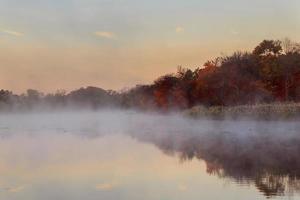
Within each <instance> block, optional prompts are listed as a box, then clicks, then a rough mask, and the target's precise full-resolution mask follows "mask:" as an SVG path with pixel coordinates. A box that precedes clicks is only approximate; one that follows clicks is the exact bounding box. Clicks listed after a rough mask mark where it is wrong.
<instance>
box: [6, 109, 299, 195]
mask: <svg viewBox="0 0 300 200" xmlns="http://www.w3.org/2000/svg"><path fill="white" fill-rule="evenodd" d="M16 122H18V123H16ZM299 130H300V124H299V123H297V122H256V121H213V120H201V121H192V120H187V119H184V118H182V117H179V116H175V115H172V116H163V115H156V114H139V113H125V112H118V113H112V112H106V113H105V112H102V113H80V114H74V113H61V114H44V115H40V114H34V115H31V116H27V115H17V116H15V115H11V116H0V177H1V179H0V199H9V200H39V199H43V200H52V199H56V200H77V199H78V200H81V199H87V200H96V199H107V200H109V199H113V200H115V199H125V200H127V199H128V200H140V199H144V200H159V199H172V200H181V199H189V200H196V199H228V200H229V199H230V200H231V199H265V198H272V199H273V198H276V197H279V196H281V198H282V199H289V197H290V196H293V197H294V199H297V198H298V199H299V197H300V195H299V192H300V159H299V155H300V154H299V153H300V133H299ZM232 182H234V183H238V184H231V183H232ZM228 183H229V184H228ZM224 185H225V186H224Z"/></svg>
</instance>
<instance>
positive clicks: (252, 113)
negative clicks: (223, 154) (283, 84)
mask: <svg viewBox="0 0 300 200" xmlns="http://www.w3.org/2000/svg"><path fill="white" fill-rule="evenodd" d="M184 114H185V115H187V116H189V117H192V118H212V119H227V118H228V119H247V118H253V119H264V120H290V119H300V103H273V104H258V105H241V106H232V107H230V106H228V107H226V106H212V107H204V106H195V107H193V108H191V109H188V110H186V111H185V112H184Z"/></svg>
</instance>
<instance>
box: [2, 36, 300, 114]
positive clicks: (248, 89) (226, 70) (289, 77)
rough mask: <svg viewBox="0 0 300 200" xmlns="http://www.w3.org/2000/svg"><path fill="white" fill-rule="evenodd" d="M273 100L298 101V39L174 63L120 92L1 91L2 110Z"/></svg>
mask: <svg viewBox="0 0 300 200" xmlns="http://www.w3.org/2000/svg"><path fill="white" fill-rule="evenodd" d="M273 101H281V102H284V101H300V44H299V43H296V42H292V41H291V40H289V39H284V40H283V41H279V40H264V41H262V42H261V43H260V44H259V45H258V46H257V47H255V48H254V50H253V51H252V52H240V51H237V52H235V53H233V54H232V55H230V56H223V57H218V58H216V59H214V60H210V61H207V62H206V63H205V64H204V65H203V66H202V67H199V68H197V69H195V70H190V69H187V68H183V67H178V70H177V72H176V73H174V74H167V75H164V76H161V77H159V78H158V79H156V80H155V81H154V82H153V83H152V84H150V85H138V86H136V87H134V88H131V89H129V90H127V91H123V92H116V91H111V90H109V91H106V90H103V89H101V88H97V87H87V88H80V89H78V90H75V91H72V92H70V93H66V92H65V91H58V92H56V93H54V94H47V95H44V94H42V93H40V92H39V91H36V90H32V89H29V90H28V91H27V93H26V94H23V95H14V94H13V93H12V92H10V91H7V90H1V91H0V109H1V110H3V109H21V110H22V109H23V110H26V109H34V108H36V107H48V108H63V107H77V108H92V109H99V108H102V107H109V106H110V107H112V106H113V107H116V106H118V107H121V108H138V109H160V110H169V109H185V108H190V107H192V106H195V105H198V104H201V105H205V106H218V105H219V106H234V105H241V104H256V103H269V102H273Z"/></svg>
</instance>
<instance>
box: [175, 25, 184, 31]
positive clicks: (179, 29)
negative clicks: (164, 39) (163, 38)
mask: <svg viewBox="0 0 300 200" xmlns="http://www.w3.org/2000/svg"><path fill="white" fill-rule="evenodd" d="M175 31H176V33H183V32H184V28H183V27H181V26H177V27H176V29H175Z"/></svg>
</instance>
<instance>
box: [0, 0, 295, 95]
mask: <svg viewBox="0 0 300 200" xmlns="http://www.w3.org/2000/svg"><path fill="white" fill-rule="evenodd" d="M0 5H1V6H0V88H3V89H8V90H13V91H14V92H16V93H22V92H24V91H26V89H28V88H32V89H38V90H41V91H44V92H55V91H56V90H57V89H64V90H66V91H71V90H73V89H77V88H80V87H86V86H97V87H102V88H104V89H115V90H121V89H124V88H128V87H133V86H135V85H136V84H147V83H151V82H152V81H153V80H154V79H156V78H157V77H159V76H161V75H163V74H166V73H172V72H175V71H176V68H177V66H183V67H188V68H191V69H195V68H196V67H201V66H202V64H203V63H204V62H205V61H206V60H210V59H213V58H215V57H218V56H220V55H228V54H230V53H232V52H234V51H236V50H242V51H250V50H251V49H253V48H254V47H255V46H256V45H257V44H258V43H259V42H261V41H262V40H263V39H283V38H285V37H289V38H290V39H292V40H294V41H300V1H299V0H251V1H249V0H226V1H220V0H151V1H149V0H22V1H20V0H0Z"/></svg>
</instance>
